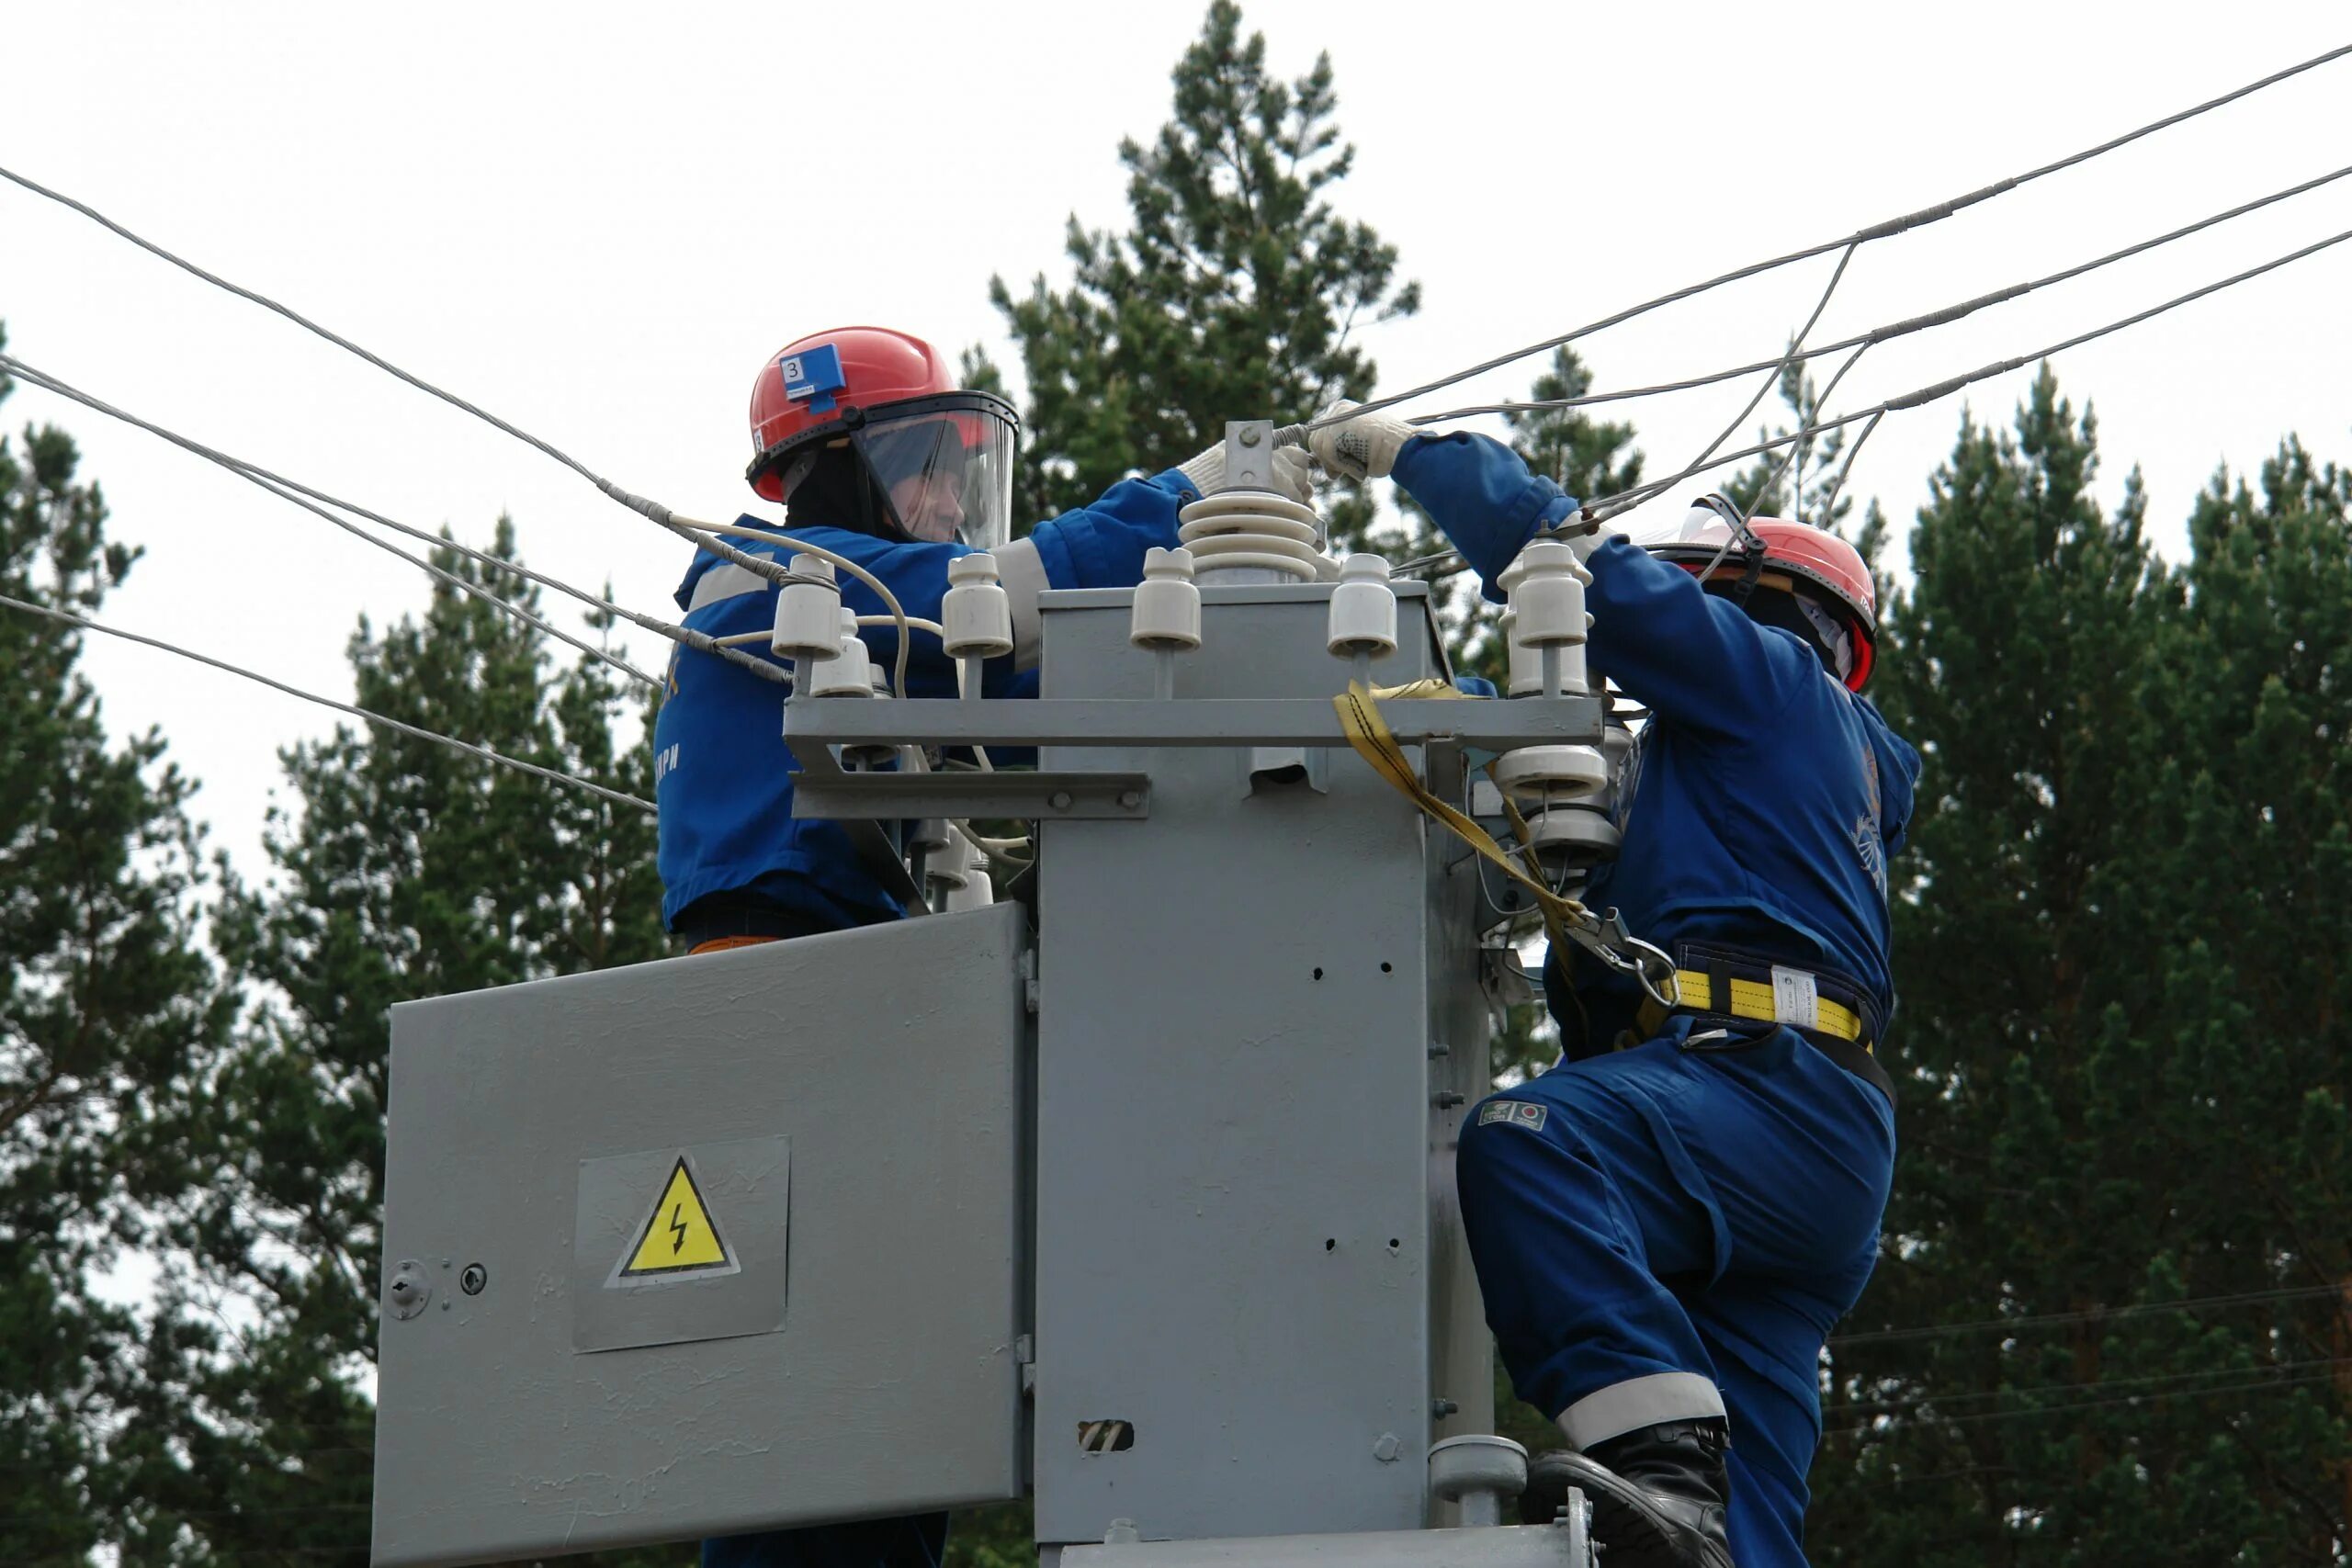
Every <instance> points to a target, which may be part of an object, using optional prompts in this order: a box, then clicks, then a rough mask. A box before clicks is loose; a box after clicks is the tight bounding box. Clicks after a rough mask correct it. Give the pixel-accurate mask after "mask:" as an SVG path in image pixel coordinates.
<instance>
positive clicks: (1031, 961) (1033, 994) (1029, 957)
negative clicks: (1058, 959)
mask: <svg viewBox="0 0 2352 1568" xmlns="http://www.w3.org/2000/svg"><path fill="white" fill-rule="evenodd" d="M1021 1005H1022V1006H1023V1007H1025V1008H1027V1009H1028V1010H1029V1016H1030V1017H1031V1018H1035V1017H1036V1016H1037V950H1036V949H1035V948H1034V947H1033V948H1031V949H1029V950H1028V951H1027V952H1026V953H1023V954H1022V955H1021Z"/></svg>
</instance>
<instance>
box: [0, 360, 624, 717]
mask: <svg viewBox="0 0 2352 1568" xmlns="http://www.w3.org/2000/svg"><path fill="white" fill-rule="evenodd" d="M0 370H6V371H7V372H8V373H10V374H11V375H14V376H16V377H17V378H18V379H20V380H22V381H23V382H25V384H26V385H28V386H31V387H38V388H40V389H41V390H43V391H46V392H54V393H55V394H57V395H58V396H59V397H61V398H70V399H72V400H74V401H75V402H77V403H80V404H82V405H84V406H85V407H86V408H91V409H95V410H96V411H97V412H100V413H103V414H108V415H111V416H113V417H114V418H117V419H119V420H121V421H122V422H123V423H126V424H134V425H138V426H140V427H141V428H142V429H146V430H151V431H153V432H154V433H155V434H158V435H161V436H163V437H164V440H166V441H169V442H171V443H173V444H174V445H175V446H184V447H186V448H187V450H189V451H191V452H194V453H196V454H197V456H198V457H205V458H207V459H208V460H209V461H212V462H217V463H219V464H220V466H221V467H222V468H227V469H228V470H229V471H230V472H231V473H232V474H235V475H237V476H238V477H239V478H241V479H249V480H251V481H252V482H253V483H254V484H256V485H259V486H261V488H262V489H264V490H266V491H269V492H270V493H271V494H272V495H275V496H277V497H279V498H280V499H281V500H285V501H290V502H293V503H294V504H295V505H297V506H299V507H300V508H301V509H302V510H303V511H305V512H308V513H312V514H314V515H316V516H319V517H322V518H324V519H326V520H327V521H328V522H329V523H332V524H334V525H335V526H336V527H338V528H340V529H342V530H343V531H344V532H345V533H346V534H349V535H350V536H352V537H354V538H356V539H359V540H362V541H364V542H365V543H368V544H370V545H373V546H375V547H377V548H378V549H379V550H384V551H387V552H389V553H390V554H392V555H395V556H398V557H399V558H401V559H402V560H404V561H406V562H408V564H409V565H411V566H413V567H415V568H416V569H417V570H420V571H424V572H425V573H427V574H429V575H431V576H432V577H434V578H436V579H438V580H439V581H443V582H446V583H447V584H448V585H449V586H450V587H452V588H455V589H457V590H458V592H461V593H470V594H472V595H473V596H474V597H475V598H477V599H479V600H481V602H482V603H484V604H490V605H493V606H495V607H496V608H498V609H501V610H503V611H505V612H506V613H507V614H508V615H512V616H514V617H515V619H516V620H519V621H521V622H522V623H523V624H524V625H526V626H531V627H533V628H535V629H536V630H538V631H542V632H545V633H547V634H548V636H549V637H554V638H556V639H557V640H558V641H560V642H564V643H569V644H570V645H571V647H573V648H576V649H579V650H580V651H581V652H582V653H585V654H587V655H588V656H589V657H591V658H593V659H597V660H603V661H604V662H605V663H606V664H609V665H611V666H612V667H613V668H614V669H616V670H617V671H620V672H621V673H622V674H624V675H627V676H628V677H629V678H630V679H632V680H634V681H639V682H643V683H644V684H645V685H648V686H654V687H659V686H660V685H661V684H662V682H660V681H658V680H656V679H655V678H654V677H652V676H650V675H648V674H647V673H646V672H645V671H642V670H639V668H638V667H637V666H636V665H634V664H631V663H629V662H628V660H624V659H621V658H618V657H616V655H614V654H612V653H610V652H608V651H606V650H605V649H601V648H598V647H596V646H595V645H594V644H593V643H589V642H585V641H582V639H581V638H579V637H574V636H572V635H571V633H570V632H567V631H565V630H563V629H562V628H561V627H560V626H549V625H548V623H547V622H545V621H543V620H541V619H540V618H539V617H538V616H537V615H533V614H532V613H531V612H530V611H528V610H526V609H525V608H523V607H522V606H521V605H520V604H513V603H510V602H509V601H507V600H504V599H501V598H500V597H499V596H498V595H497V594H495V593H492V592H490V591H489V590H488V589H486V588H483V587H481V586H480V585H478V584H476V583H471V582H468V581H466V580H465V579H464V578H462V577H459V576H458V575H457V574H456V573H455V572H450V571H444V570H441V568H439V567H437V566H435V565H434V564H433V563H432V562H431V561H429V560H426V559H424V558H423V557H421V556H414V555H411V554H410V553H409V552H408V551H406V550H404V549H402V548H401V547H399V546H398V545H395V544H393V543H392V542H391V541H390V539H382V538H379V537H377V536H375V535H373V534H370V533H369V532H368V530H366V529H365V528H362V527H360V526H359V525H356V524H355V523H352V522H349V521H347V520H345V519H344V518H341V517H337V516H336V515H335V514H334V513H332V512H329V511H327V510H326V509H325V508H324V507H322V506H318V505H314V504H312V503H311V502H307V501H304V500H303V499H302V498H301V497H300V496H298V495H293V494H290V493H288V491H286V490H285V489H284V488H282V487H281V486H280V484H278V483H277V482H276V481H275V479H274V477H273V478H270V479H265V478H262V477H259V476H258V475H257V474H255V473H254V472H252V471H249V470H247V469H246V468H243V467H242V466H241V465H239V464H238V463H237V462H236V461H235V460H234V459H232V458H229V457H223V456H221V455H220V454H218V453H215V452H212V451H210V450H209V448H205V447H201V446H198V445H197V444H196V443H195V442H193V441H189V440H187V439H185V438H183V437H180V436H176V435H174V434H171V433H170V432H168V431H165V430H162V429H159V428H158V427H156V426H154V425H151V424H148V423H146V422H145V421H143V420H137V419H133V418H131V416H130V415H129V414H126V413H124V412H122V411H120V410H119V409H115V408H110V407H108V406H107V405H106V404H105V403H102V402H100V401H99V400H97V399H96V398H94V397H91V396H90V395H89V394H87V393H85V392H81V391H77V390H76V389H74V388H72V387H69V386H67V385H66V384H65V383H64V382H62V381H60V380H58V379H56V378H54V377H51V376H48V375H45V374H43V373H42V372H40V371H39V370H36V369H34V368H33V367H31V366H29V365H28V364H26V363H25V362H24V361H23V360H21V359H17V358H14V357H12V356H11V355H6V354H0ZM337 504H341V503H340V502H338V503H337ZM392 526H394V527H398V528H400V529H401V532H403V533H407V534H413V535H414V536H417V537H418V538H423V539H430V538H431V537H432V536H431V535H428V534H426V533H424V531H423V530H422V529H417V528H410V527H407V526H406V525H401V524H393V525H392ZM435 543H447V541H446V540H442V541H435ZM469 553H470V552H469ZM490 559H492V560H495V558H494V557H493V558H490Z"/></svg>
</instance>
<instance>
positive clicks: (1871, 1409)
mask: <svg viewBox="0 0 2352 1568" xmlns="http://www.w3.org/2000/svg"><path fill="white" fill-rule="evenodd" d="M2342 1366H2352V1356H2313V1357H2306V1358H2301V1359H2296V1360H2292V1361H2278V1362H2276V1363H2274V1364H2272V1365H2270V1366H2267V1367H2207V1368H2204V1369H2203V1370H2201V1371H2182V1372H2151V1373H2149V1374H2147V1375H2146V1376H2143V1377H2129V1378H2078V1379H2075V1380H2074V1381H2072V1382H2048V1383H2038V1384H2036V1385H2034V1386H2032V1387H2030V1388H1981V1389H1971V1390H1967V1391H1964V1392H1962V1393H1916V1394H1909V1395H1906V1396H1905V1397H1904V1398H1901V1399H1857V1400H1848V1401H1845V1402H1843V1403H1840V1404H1825V1405H1823V1406H1822V1407H1821V1414H1822V1415H1823V1416H1870V1415H1886V1414H1893V1413H1896V1412H1902V1411H1910V1410H1918V1409H1922V1408H1924V1407H1927V1406H1929V1405H1932V1406H1934V1407H1935V1408H1937V1409H1938V1410H1949V1409H1951V1407H1952V1406H1955V1405H1968V1404H1985V1403H1987V1402H1988V1401H1995V1400H2003V1399H2040V1398H2041V1397H2042V1396H2044V1395H2045V1394H2059V1393H2081V1392H2082V1391H2084V1390H2086V1389H2096V1390H2100V1391H2111V1390H2119V1389H2127V1388H2128V1389H2137V1390H2141V1391H2143V1392H2147V1391H2153V1390H2159V1389H2161V1390H2166V1391H2172V1390H2174V1389H2175V1385H2186V1384H2195V1383H2199V1382H2211V1381H2212V1380H2213V1379H2216V1378H2237V1379H2240V1380H2244V1379H2245V1378H2249V1377H2256V1376H2261V1377H2270V1378H2278V1377H2284V1376H2286V1375H2287V1374H2288V1373H2290V1372H2293V1373H2301V1372H2307V1371H2312V1369H2313V1368H2318V1367H2342ZM2189 1392H2195V1391H2194V1390H2193V1389H2190V1390H2189ZM2049 1408H2052V1409H2065V1408H2067V1406H2065V1405H2063V1404H2062V1405H2054V1406H2050V1407H2049Z"/></svg>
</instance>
